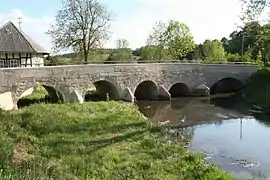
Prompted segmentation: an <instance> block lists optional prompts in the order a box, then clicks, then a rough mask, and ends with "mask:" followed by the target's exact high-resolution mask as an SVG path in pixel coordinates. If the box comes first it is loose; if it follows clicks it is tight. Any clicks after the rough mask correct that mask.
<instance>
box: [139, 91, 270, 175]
mask: <svg viewBox="0 0 270 180" xmlns="http://www.w3.org/2000/svg"><path fill="white" fill-rule="evenodd" d="M138 106H139V109H140V111H141V112H142V113H143V114H144V115H145V116H147V117H148V118H150V119H151V121H152V122H154V123H163V124H164V125H165V126H167V127H169V128H170V132H171V133H172V135H173V136H174V137H175V138H176V139H177V140H179V142H182V143H184V145H186V146H187V147H189V148H190V149H191V150H194V151H200V152H203V153H205V154H207V157H208V161H209V162H210V163H215V164H218V165H220V166H222V168H223V169H225V170H227V171H229V172H231V173H232V174H234V175H236V176H237V177H238V178H239V179H266V177H270V156H269V152H270V143H269V142H268V137H270V123H269V117H267V116H266V115H264V114H262V113H261V112H260V111H259V110H258V109H254V108H251V107H249V106H248V105H247V103H245V101H243V99H242V97H241V96H233V97H230V98H218V99H210V98H209V97H202V98H181V99H174V100H172V101H171V102H138Z"/></svg>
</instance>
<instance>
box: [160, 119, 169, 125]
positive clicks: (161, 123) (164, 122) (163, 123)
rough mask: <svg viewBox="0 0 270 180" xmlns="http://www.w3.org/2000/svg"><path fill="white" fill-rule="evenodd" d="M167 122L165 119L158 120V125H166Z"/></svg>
mask: <svg viewBox="0 0 270 180" xmlns="http://www.w3.org/2000/svg"><path fill="white" fill-rule="evenodd" d="M168 123H170V121H169V120H167V121H160V122H158V125H160V126H164V125H166V124H168Z"/></svg>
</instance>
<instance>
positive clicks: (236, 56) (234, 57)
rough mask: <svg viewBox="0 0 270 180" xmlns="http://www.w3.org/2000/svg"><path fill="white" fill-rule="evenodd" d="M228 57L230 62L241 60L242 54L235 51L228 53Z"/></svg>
mask: <svg viewBox="0 0 270 180" xmlns="http://www.w3.org/2000/svg"><path fill="white" fill-rule="evenodd" d="M226 59H227V61H228V62H239V60H240V56H239V54H237V53H235V54H231V53H228V54H227V55H226Z"/></svg>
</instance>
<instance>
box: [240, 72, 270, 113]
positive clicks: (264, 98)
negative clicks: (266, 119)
mask: <svg viewBox="0 0 270 180" xmlns="http://www.w3.org/2000/svg"><path fill="white" fill-rule="evenodd" d="M245 93H246V97H247V99H248V100H249V101H250V102H251V103H253V104H256V105H260V106H262V107H265V108H268V107H270V70H269V69H261V70H258V72H256V73H255V74H253V75H252V76H251V77H250V79H249V80H248V82H247V85H246V92H245Z"/></svg>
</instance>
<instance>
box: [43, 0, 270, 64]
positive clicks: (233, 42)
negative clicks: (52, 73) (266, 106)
mask: <svg viewBox="0 0 270 180" xmlns="http://www.w3.org/2000/svg"><path fill="white" fill-rule="evenodd" d="M252 2H253V1H252ZM249 5H250V4H249ZM250 6H251V5H250ZM254 7H255V6H254ZM111 21H112V18H111V13H110V12H109V11H108V9H107V8H106V6H105V5H103V4H101V3H100V2H98V1H97V0H64V1H63V6H62V8H61V9H60V10H59V11H58V14H57V16H56V21H55V24H54V25H53V26H52V28H51V29H50V30H49V31H48V34H49V35H50V36H51V39H52V43H53V45H54V49H55V50H56V51H59V50H72V51H73V52H74V53H72V54H71V56H70V57H71V58H72V59H76V58H77V59H80V60H82V59H83V61H84V62H88V61H89V60H98V59H99V60H102V61H105V62H112V61H113V62H115V61H139V60H140V61H171V60H177V61H178V60H179V61H180V60H184V59H188V60H194V59H195V60H198V61H202V62H217V61H229V62H240V61H241V62H254V63H266V62H267V61H268V59H269V58H270V54H269V51H270V23H266V24H264V25H261V24H260V22H258V21H256V20H250V21H248V22H247V23H245V24H244V26H243V27H241V29H240V30H235V31H233V32H232V33H231V34H230V36H229V38H226V37H224V38H222V39H220V40H218V39H214V40H205V41H204V42H203V43H201V44H195V41H194V37H193V35H192V34H191V32H190V29H189V27H188V26H187V25H186V24H184V23H182V22H179V21H174V20H171V21H169V22H158V23H156V24H155V25H154V27H153V29H152V32H151V33H150V34H149V37H148V39H147V40H146V45H145V46H143V47H140V48H138V49H136V50H131V49H130V48H129V42H128V40H126V39H119V40H117V42H116V46H117V48H116V49H110V50H108V49H103V48H102V45H103V43H104V42H105V41H106V40H108V39H109V26H110V22H111ZM62 57H63V56H62ZM50 60H51V61H52V60H53V59H52V58H51V59H50Z"/></svg>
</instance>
